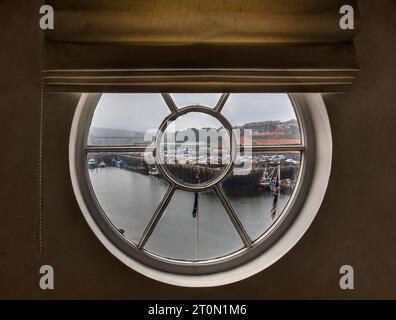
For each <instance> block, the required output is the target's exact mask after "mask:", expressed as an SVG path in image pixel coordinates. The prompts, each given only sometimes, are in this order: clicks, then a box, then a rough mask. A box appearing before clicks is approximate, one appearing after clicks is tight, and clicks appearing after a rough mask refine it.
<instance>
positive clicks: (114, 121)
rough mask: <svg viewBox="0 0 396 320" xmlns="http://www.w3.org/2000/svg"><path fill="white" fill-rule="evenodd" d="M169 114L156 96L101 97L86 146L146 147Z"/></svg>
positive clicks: (163, 102) (159, 97)
mask: <svg viewBox="0 0 396 320" xmlns="http://www.w3.org/2000/svg"><path fill="white" fill-rule="evenodd" d="M169 112H170V111H169V108H168V106H167V105H166V103H165V101H164V99H163V98H162V96H161V95H160V94H158V93H156V94H142V93H139V94H119V93H117V94H113V93H106V94H103V95H102V97H101V99H100V101H99V102H98V105H97V107H96V109H95V112H94V115H93V118H92V122H91V127H90V130H89V135H88V144H89V145H134V146H145V145H148V144H150V143H151V142H153V141H154V138H155V135H156V133H157V130H158V127H159V125H160V124H161V122H162V121H163V119H164V118H165V117H166V116H167V115H168V114H169Z"/></svg>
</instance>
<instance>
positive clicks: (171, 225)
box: [145, 190, 243, 261]
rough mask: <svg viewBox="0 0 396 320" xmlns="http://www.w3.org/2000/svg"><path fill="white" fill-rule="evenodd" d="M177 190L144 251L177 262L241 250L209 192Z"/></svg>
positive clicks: (230, 226)
mask: <svg viewBox="0 0 396 320" xmlns="http://www.w3.org/2000/svg"><path fill="white" fill-rule="evenodd" d="M194 201H195V194H194V193H192V192H186V191H182V190H178V191H176V193H175V194H174V196H173V198H172V200H171V202H170V203H169V205H168V207H167V209H166V210H165V212H164V214H163V216H162V217H161V219H160V221H159V223H158V225H157V227H156V228H155V229H154V232H153V234H152V235H151V237H150V238H149V240H148V242H147V244H146V246H145V249H146V250H148V251H150V252H152V253H155V254H157V255H160V256H163V257H167V258H171V259H177V260H195V261H196V260H207V259H213V258H218V257H221V256H224V255H227V254H230V253H233V252H235V251H237V250H239V249H241V248H242V247H243V243H242V241H241V240H240V237H239V235H238V233H237V232H236V231H235V229H234V226H233V225H232V223H231V221H230V220H229V218H228V215H227V213H226V212H225V210H224V208H223V207H222V205H221V204H220V202H219V200H218V199H217V197H216V195H215V194H214V192H213V191H212V190H208V191H205V192H201V193H199V194H198V206H197V207H198V210H197V216H196V217H193V207H194Z"/></svg>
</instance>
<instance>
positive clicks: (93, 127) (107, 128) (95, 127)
mask: <svg viewBox="0 0 396 320" xmlns="http://www.w3.org/2000/svg"><path fill="white" fill-rule="evenodd" d="M293 120H296V119H295V118H294V119H289V120H284V121H282V120H264V121H254V122H248V123H244V124H242V125H233V126H232V128H235V127H243V126H246V125H248V124H253V123H264V122H278V121H279V122H280V123H285V122H289V121H293ZM91 129H106V130H119V131H130V132H135V133H144V132H146V131H147V130H153V129H158V127H157V128H148V129H147V130H146V131H137V130H133V129H125V128H114V127H113V128H111V127H97V126H91ZM188 129H197V128H186V129H181V130H180V131H182V130H188ZM199 129H211V128H210V127H202V128H199ZM218 129H220V128H218Z"/></svg>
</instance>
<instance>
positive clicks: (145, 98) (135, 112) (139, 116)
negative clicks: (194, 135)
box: [92, 93, 296, 131]
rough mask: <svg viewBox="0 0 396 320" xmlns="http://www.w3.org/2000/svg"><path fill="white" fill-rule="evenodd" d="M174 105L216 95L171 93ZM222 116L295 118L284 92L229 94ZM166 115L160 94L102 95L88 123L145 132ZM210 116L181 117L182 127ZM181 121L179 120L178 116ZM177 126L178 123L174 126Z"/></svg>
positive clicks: (210, 101)
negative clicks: (90, 121)
mask: <svg viewBox="0 0 396 320" xmlns="http://www.w3.org/2000/svg"><path fill="white" fill-rule="evenodd" d="M172 96H173V98H174V100H175V102H176V104H178V105H180V106H187V105H192V104H202V105H206V106H214V105H215V104H216V101H217V99H218V98H219V97H220V94H173V95H172ZM222 113H223V115H224V116H226V117H227V118H228V120H229V121H230V123H231V124H232V125H233V126H235V125H243V124H245V123H248V122H256V121H266V120H281V121H286V120H290V119H295V118H296V117H295V114H294V110H293V107H292V105H291V102H290V100H289V98H288V96H287V95H286V94H262V93H260V94H231V95H230V97H229V99H228V101H227V103H226V105H225V107H224V109H223V112H222ZM168 114H169V109H168V107H167V106H166V104H165V102H164V100H163V99H162V97H161V95H160V94H158V93H155V94H151V93H150V94H104V95H103V96H102V98H101V99H100V101H99V103H98V106H97V108H96V110H95V113H94V117H93V119H92V126H95V127H103V128H117V129H128V130H135V131H146V130H147V129H152V128H157V127H158V126H159V125H160V123H161V122H162V120H163V119H164V118H165V117H166V116H167V115H168ZM209 118H210V116H207V115H206V114H205V115H204V114H201V116H200V117H185V119H183V121H181V122H180V126H182V127H192V128H197V129H199V128H201V127H207V126H208V121H209V122H210V123H209V126H210V125H211V123H213V119H209ZM180 120H182V119H180ZM178 126H179V125H178Z"/></svg>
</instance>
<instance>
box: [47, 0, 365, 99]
mask: <svg viewBox="0 0 396 320" xmlns="http://www.w3.org/2000/svg"><path fill="white" fill-rule="evenodd" d="M47 2H48V4H50V5H52V6H53V8H54V12H55V29H54V30H48V31H46V33H45V48H44V52H45V59H44V71H43V83H44V86H45V88H46V90H48V91H88V92H98V91H99V92H100V91H117V92H122V91H175V92H177V91H190V92H195V91H206V92H211V91H232V92H234V91H267V92H268V91H270V92H279V91H282V92H283V91H289V92H306V91H310V92H342V91H345V90H347V89H348V87H349V86H350V85H351V84H352V81H353V79H354V77H355V75H356V72H357V64H356V61H355V54H354V45H353V39H354V36H355V30H356V29H355V30H342V29H341V28H340V26H339V20H340V18H341V16H342V15H341V14H340V8H341V6H343V5H346V4H349V5H351V6H352V7H353V8H354V9H355V27H356V28H357V27H358V10H357V6H356V4H355V1H346V0H323V1H317V0H298V1H297V0H284V1H278V0H250V1H246V0H233V1H229V0H210V1H209V0H173V1H172V0H163V1H154V0H130V1H127V0H118V1H105V0H95V1H94V0H86V1H78V0H69V1H61V0H51V1H47Z"/></svg>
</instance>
